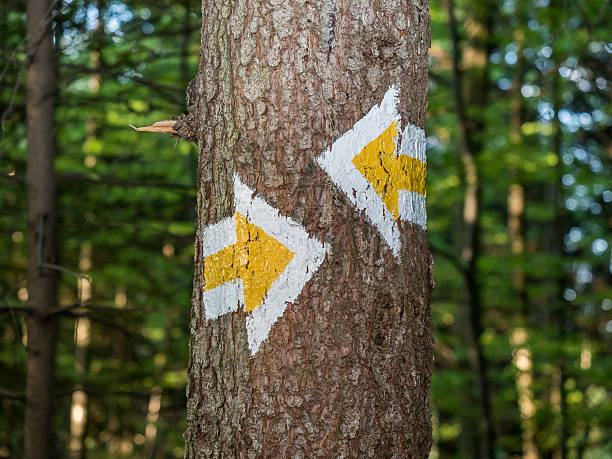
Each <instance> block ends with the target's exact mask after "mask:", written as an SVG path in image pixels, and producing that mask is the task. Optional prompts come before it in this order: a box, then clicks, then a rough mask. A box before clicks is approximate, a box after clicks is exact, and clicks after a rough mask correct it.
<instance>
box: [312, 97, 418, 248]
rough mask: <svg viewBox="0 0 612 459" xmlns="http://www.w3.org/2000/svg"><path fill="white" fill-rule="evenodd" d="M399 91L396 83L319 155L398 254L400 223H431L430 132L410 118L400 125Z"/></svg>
mask: <svg viewBox="0 0 612 459" xmlns="http://www.w3.org/2000/svg"><path fill="white" fill-rule="evenodd" d="M398 95H399V93H398V90H397V89H396V88H395V87H394V86H391V87H390V88H389V89H388V90H387V92H386V94H385V96H384V97H383V100H382V102H381V103H380V105H376V106H374V107H373V108H372V109H371V110H370V111H369V112H368V114H367V115H366V116H364V117H363V118H362V119H361V120H359V121H357V123H355V126H353V129H351V130H350V131H348V132H347V133H345V134H344V135H343V136H342V137H340V138H339V139H338V140H336V141H335V142H334V143H333V145H332V146H331V148H328V149H327V150H326V151H325V152H323V154H322V155H321V156H319V158H318V159H317V162H318V163H319V165H320V166H321V167H322V168H323V169H324V170H325V172H327V173H328V174H329V176H330V177H331V178H332V180H333V181H334V182H335V183H336V185H338V186H339V187H340V189H342V191H344V193H346V195H347V196H348V198H349V199H350V201H351V202H352V203H353V204H354V205H355V206H356V207H357V208H358V209H359V210H363V211H365V213H366V216H367V217H368V219H369V220H370V221H371V222H372V223H373V224H374V225H376V227H377V228H378V231H379V232H380V234H381V235H382V237H383V238H384V239H385V241H386V242H387V244H389V246H390V247H391V250H392V251H393V254H394V255H395V256H396V257H397V256H399V252H400V249H401V241H400V233H399V228H398V224H397V222H398V221H408V222H412V223H416V224H417V225H419V226H420V227H421V228H423V229H425V228H426V226H427V213H426V210H425V175H426V167H427V158H426V152H425V146H426V144H425V132H424V131H423V129H420V128H418V127H416V126H414V125H412V124H410V123H409V124H408V126H406V128H405V129H404V130H403V131H402V130H401V119H400V114H399V112H398V110H397V105H398V103H399V100H398ZM398 134H400V135H398ZM398 137H399V138H398Z"/></svg>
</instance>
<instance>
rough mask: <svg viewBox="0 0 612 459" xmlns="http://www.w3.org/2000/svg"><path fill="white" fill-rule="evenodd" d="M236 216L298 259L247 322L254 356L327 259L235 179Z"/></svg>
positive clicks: (322, 249)
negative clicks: (242, 218) (289, 305)
mask: <svg viewBox="0 0 612 459" xmlns="http://www.w3.org/2000/svg"><path fill="white" fill-rule="evenodd" d="M234 195H235V203H236V212H240V213H241V214H243V215H244V216H245V217H246V218H247V220H248V221H249V222H251V223H252V224H254V225H256V226H259V227H260V228H261V229H262V230H264V232H265V233H266V234H268V235H269V236H271V237H273V238H274V239H276V240H277V241H279V242H280V243H281V244H283V245H284V246H285V247H287V248H288V249H289V250H291V251H292V252H295V255H294V256H293V258H292V259H291V261H290V262H289V264H288V265H287V267H286V268H285V270H284V271H283V272H282V273H281V274H280V276H279V277H278V278H277V279H276V280H275V281H274V283H273V284H272V286H271V287H270V289H269V290H268V293H267V294H266V296H265V298H264V300H263V303H262V305H261V307H259V308H258V309H256V310H254V311H252V312H251V313H250V314H249V315H248V316H247V318H246V327H247V332H248V336H249V348H250V349H251V355H254V354H255V353H256V352H257V351H258V350H259V346H261V343H262V342H263V341H264V340H265V339H266V338H267V337H268V334H269V333H270V330H271V328H272V325H274V323H275V322H276V321H277V320H278V318H279V317H280V316H282V315H283V312H284V311H285V308H286V307H287V303H291V302H293V301H295V300H296V299H297V297H298V296H299V295H300V293H301V292H302V290H303V288H304V286H305V285H306V282H308V281H309V280H310V278H311V277H312V275H313V274H314V273H315V271H316V270H317V269H319V266H320V265H321V263H322V262H323V259H324V258H325V252H326V249H325V247H324V245H323V244H322V243H321V242H319V241H318V240H317V239H315V238H311V237H309V236H308V233H307V232H306V231H305V230H304V228H303V227H302V226H301V225H300V224H299V223H297V222H295V221H293V220H291V219H290V218H288V217H284V216H282V215H280V214H279V212H278V210H277V209H275V208H273V207H271V206H270V205H268V204H267V203H266V202H265V201H264V200H263V199H262V198H260V197H256V196H253V195H254V193H253V191H252V190H251V189H249V188H248V187H247V186H246V185H244V184H243V183H242V182H241V181H240V179H239V178H238V176H237V175H236V176H234Z"/></svg>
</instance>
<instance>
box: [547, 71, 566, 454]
mask: <svg viewBox="0 0 612 459" xmlns="http://www.w3.org/2000/svg"><path fill="white" fill-rule="evenodd" d="M554 69H555V71H554V72H552V79H553V81H552V102H553V110H554V112H555V117H554V118H553V135H552V145H551V148H552V151H553V152H554V153H555V154H556V156H557V164H556V166H555V179H554V181H553V183H552V184H551V187H552V200H551V206H552V208H553V209H554V220H553V225H552V226H553V228H552V229H553V231H552V233H551V234H552V235H553V236H552V238H551V243H552V246H551V253H552V254H553V255H554V256H556V257H558V259H559V270H558V272H557V273H556V278H554V279H553V281H554V282H555V283H556V285H557V289H556V292H555V293H556V295H555V298H553V299H552V301H551V303H550V304H551V305H553V311H554V312H553V313H554V315H555V319H556V322H557V327H558V328H557V329H558V330H559V341H560V343H561V349H560V350H559V358H558V365H559V374H558V377H557V378H556V379H557V387H558V411H559V420H560V426H559V427H560V432H559V433H560V435H559V436H560V439H559V448H558V450H557V454H556V457H557V458H559V459H565V458H566V457H567V439H568V427H567V422H568V420H567V402H566V389H565V382H566V379H567V376H566V368H565V366H566V361H565V360H566V358H565V345H564V344H565V343H564V340H565V333H566V328H565V327H566V326H567V325H568V324H567V323H566V322H567V311H566V309H567V308H568V307H569V304H568V303H567V302H566V301H565V300H564V297H563V295H564V290H565V287H566V280H567V279H566V275H565V274H564V272H565V270H564V261H563V260H564V258H565V248H564V246H563V235H564V234H565V233H566V231H567V225H566V223H565V218H564V213H563V208H564V202H563V187H562V185H561V183H562V182H561V180H562V178H563V161H562V154H561V142H562V135H563V132H562V131H561V121H560V120H559V109H560V107H561V90H560V88H559V85H560V78H559V72H558V63H557V64H555V66H554Z"/></svg>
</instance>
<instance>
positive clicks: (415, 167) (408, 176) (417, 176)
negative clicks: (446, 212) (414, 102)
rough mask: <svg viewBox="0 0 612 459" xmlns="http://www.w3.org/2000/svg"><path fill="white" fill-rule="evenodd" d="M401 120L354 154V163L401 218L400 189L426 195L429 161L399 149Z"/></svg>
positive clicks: (393, 211) (395, 214) (393, 213)
mask: <svg viewBox="0 0 612 459" xmlns="http://www.w3.org/2000/svg"><path fill="white" fill-rule="evenodd" d="M396 138H397V123H396V122H393V123H391V124H390V125H389V127H388V128H387V129H385V130H384V131H383V133H382V134H381V135H379V136H378V137H377V138H375V139H374V140H372V141H371V142H370V143H369V144H367V145H366V146H365V147H363V149H362V150H361V152H360V153H359V154H358V155H357V156H355V157H354V158H353V164H354V165H355V167H356V168H357V170H358V171H359V172H361V174H362V175H363V176H364V177H365V178H366V180H367V181H368V182H370V184H371V185H372V187H373V188H374V190H375V191H376V194H378V195H379V196H380V197H381V199H382V200H383V202H384V203H385V206H386V207H387V209H388V210H389V212H391V214H392V215H393V216H394V217H395V219H396V220H397V219H398V218H399V210H398V192H397V191H398V190H407V191H414V192H416V193H419V194H422V195H423V196H425V175H426V172H427V169H426V166H427V165H426V164H425V163H424V162H423V161H419V160H418V159H416V158H413V157H411V156H408V155H397V154H396V153H395V147H396V145H395V139H396Z"/></svg>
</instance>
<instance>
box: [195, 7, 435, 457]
mask: <svg viewBox="0 0 612 459" xmlns="http://www.w3.org/2000/svg"><path fill="white" fill-rule="evenodd" d="M202 17H203V27H202V46H201V62H200V69H199V72H198V77H197V78H196V79H195V80H194V82H193V83H192V84H191V85H190V88H189V92H188V101H189V100H194V93H195V96H196V98H197V100H198V101H197V103H196V104H195V108H196V113H193V115H194V117H195V119H196V120H197V124H198V131H199V136H198V138H199V149H200V158H199V175H198V217H197V233H196V234H197V236H196V251H195V278H194V292H193V309H192V322H191V344H190V349H191V358H190V364H189V370H188V389H187V393H188V402H187V424H188V425H187V431H186V432H185V440H186V452H185V456H186V457H189V458H194V457H262V456H266V457H268V456H273V457H313V456H318V457H360V456H363V457H366V456H367V457H414V458H419V457H420V458H423V457H427V456H428V454H429V450H430V447H431V442H432V439H431V419H430V412H429V407H428V403H429V384H430V377H431V370H432V366H433V365H432V364H433V361H432V359H433V357H432V356H433V353H432V339H433V338H432V329H431V319H430V310H429V298H430V292H431V289H432V287H433V278H432V277H433V266H432V260H431V256H430V253H429V249H428V247H427V243H426V232H425V231H424V230H423V229H422V227H421V226H419V225H417V224H412V223H408V221H407V220H402V218H403V217H401V215H404V214H402V213H401V212H404V210H405V209H404V207H402V210H401V212H400V210H397V209H396V210H397V212H398V213H400V217H401V218H400V220H399V223H397V226H396V227H395V228H396V229H395V230H394V232H393V233H386V234H387V236H385V237H383V236H382V235H383V230H379V226H377V225H378V224H380V225H381V226H380V228H382V227H383V223H381V222H383V220H381V219H382V218H383V217H382V215H386V214H384V212H383V209H382V208H381V213H380V214H372V215H373V217H371V216H366V214H367V212H368V211H367V210H366V211H365V212H364V211H360V210H359V209H358V208H357V207H356V205H357V204H354V203H353V202H354V201H356V200H357V199H358V198H360V196H361V195H359V194H358V193H357V191H355V195H353V194H352V193H347V194H345V192H344V191H342V189H341V187H340V186H339V185H337V184H336V182H335V181H334V179H332V177H331V176H330V175H328V173H326V170H328V169H325V170H324V169H323V167H322V164H323V160H322V157H323V156H325V157H326V158H332V159H331V160H332V161H333V160H336V159H338V158H339V157H340V155H336V156H334V154H335V153H337V152H339V151H343V152H345V151H346V152H349V153H351V154H357V153H359V156H355V157H354V159H353V162H352V164H355V166H354V167H353V166H351V164H344V163H343V164H342V165H341V167H340V174H341V175H342V170H343V169H342V167H345V168H346V170H347V171H348V170H349V169H350V168H351V167H353V169H354V170H357V169H355V168H356V167H362V166H361V165H359V166H358V164H362V163H360V162H359V161H360V159H359V158H361V159H363V161H364V162H365V163H367V164H369V165H371V167H372V169H368V167H370V166H368V167H364V168H363V170H364V172H363V173H362V174H363V177H366V176H367V177H370V180H371V181H369V183H374V182H376V180H375V179H373V178H372V175H371V174H378V173H380V174H383V173H384V174H387V175H385V176H384V177H383V178H382V179H381V180H382V181H383V182H382V183H383V184H385V183H386V184H387V185H388V184H389V183H390V182H389V181H392V180H395V179H396V178H397V177H395V178H391V177H390V175H389V173H388V172H386V170H382V171H381V170H380V169H377V167H378V164H379V163H381V161H383V159H382V158H383V153H384V152H385V151H390V152H392V151H393V150H388V147H392V146H395V147H397V148H399V147H398V145H397V144H396V143H395V142H396V141H397V142H399V141H400V140H401V142H405V143H402V147H401V148H402V151H404V150H403V148H406V150H407V151H408V150H411V149H414V151H412V153H415V152H416V151H422V154H423V157H422V160H424V135H423V131H422V130H421V129H422V128H423V126H424V120H425V111H426V105H427V48H428V45H429V22H428V21H429V18H428V4H427V2H426V1H423V0H411V1H410V2H399V1H389V2H384V3H374V2H369V1H365V0H354V1H351V2H337V1H334V0H330V1H322V0H318V1H313V2H303V1H298V0H294V1H286V2H267V3H263V2H260V1H256V0H240V1H237V2H230V1H218V0H203V2H202ZM392 86H393V88H391V87H392ZM390 88H391V89H390ZM389 94H391V95H393V94H396V95H397V96H398V99H394V98H393V97H387V95H389ZM384 101H386V102H385V103H383V102H384ZM394 105H395V106H396V107H397V111H395V112H394V109H393V106H394ZM371 109H372V110H373V111H372V112H370V110H371ZM370 113H374V115H372V117H373V118H372V117H370V118H367V117H366V115H368V116H370ZM395 114H397V124H396V123H395V122H393V123H390V124H389V123H387V122H385V123H382V122H381V123H378V124H377V123H370V121H371V120H372V119H381V120H382V119H385V120H387V118H385V117H388V116H395ZM379 116H380V118H377V117H379ZM366 118H367V119H366ZM360 120H362V121H363V123H362V124H359V125H358V126H355V125H356V123H357V122H360ZM360 123H361V122H360ZM400 125H401V126H400ZM354 126H355V130H354V131H351V132H350V133H348V134H347V135H348V136H353V137H350V138H352V139H353V140H354V142H349V145H348V146H346V145H344V146H343V147H341V146H339V145H340V144H341V142H340V143H335V141H338V142H339V141H340V140H342V139H341V136H343V134H345V133H347V132H348V131H350V130H351V129H352V128H353V127H354ZM396 128H397V131H398V132H399V131H400V128H401V129H404V128H406V131H403V134H402V136H401V139H399V137H395V134H396V132H395V129H396ZM383 130H384V132H383ZM360 133H361V134H363V135H364V137H363V138H361V137H359V135H360ZM366 133H367V135H366ZM411 133H412V134H411ZM374 134H375V135H374ZM378 134H381V136H380V137H377V136H378ZM368 135H369V136H370V137H368ZM384 135H388V136H389V137H384ZM397 135H398V136H399V134H397ZM413 135H414V137H413ZM355 136H357V137H359V138H357V137H355ZM372 136H373V137H372ZM366 137H367V138H368V139H369V140H368V141H370V140H371V143H367V145H365V146H364V144H363V143H360V141H362V140H363V141H364V142H365V138H366ZM394 137H395V140H393V139H394ZM343 138H348V137H343ZM389 140H391V141H389ZM411 142H412V143H411ZM332 144H333V146H332ZM371 145H374V148H370V146H371ZM404 145H405V147H404ZM362 147H363V148H362ZM328 148H331V151H326V149H328ZM377 148H378V150H377ZM323 152H325V154H324V155H322V153H323ZM328 154H329V155H328ZM370 154H372V155H374V157H377V158H380V159H377V160H376V164H374V163H369V162H368V159H367V158H368V157H369V156H368V155H370ZM364 158H365V159H364ZM385 158H387V157H385ZM399 158H400V157H397V156H390V157H388V161H389V163H385V164H387V165H389V164H391V165H392V166H393V167H397V166H396V164H397V163H396V162H394V161H397V162H399V161H400V159H399ZM406 158H407V156H406V157H404V158H403V159H406ZM403 159H402V161H403ZM384 161H387V159H385V160H384ZM419 161H420V160H413V159H410V160H408V163H410V164H412V166H411V167H414V170H415V171H416V170H421V169H420V168H421V167H422V163H420V162H419ZM349 162H350V161H349ZM401 167H402V170H401V171H400V172H398V174H399V175H402V174H408V175H409V174H412V172H410V173H409V172H408V171H407V170H406V169H405V168H404V166H401ZM351 170H352V169H351ZM373 171H377V172H373ZM422 171H423V173H424V169H422ZM399 175H398V176H399ZM351 177H353V176H351ZM423 177H424V175H423ZM385 180H387V181H385ZM376 183H378V185H380V182H376ZM393 183H394V184H393V187H396V185H397V186H398V187H399V188H400V189H401V190H406V189H407V188H406V187H408V185H406V184H403V185H401V184H399V185H398V184H397V183H399V182H397V183H396V182H393ZM402 183H403V182H402ZM414 183H416V182H413V183H412V185H414ZM378 185H373V186H372V187H370V188H368V189H367V190H369V191H370V192H371V193H374V191H373V190H374V189H375V188H374V186H378ZM402 186H404V188H402ZM382 188H383V191H384V192H385V193H386V192H387V191H388V188H387V186H386V185H385V187H382ZM377 189H378V188H377ZM367 190H366V191H364V194H365V193H366V192H367ZM360 193H361V191H360ZM376 193H378V191H377V192H376ZM381 193H382V191H381ZM400 194H401V196H406V195H405V194H403V193H399V192H398V194H397V195H395V196H396V197H395V198H393V196H391V197H390V198H389V197H388V196H387V197H386V198H385V199H387V198H389V199H388V200H387V202H389V203H390V204H385V205H386V206H387V208H386V209H385V211H387V209H390V208H391V207H393V205H392V203H393V202H395V203H398V204H397V205H398V206H399V199H400V198H399V196H400ZM423 194H424V193H423ZM409 196H412V197H411V198H410V199H415V200H416V201H413V204H414V203H416V202H417V201H418V200H419V198H418V197H415V196H414V194H410V195H409ZM421 197H422V195H421ZM402 199H403V198H402ZM407 199H408V198H407ZM360 202H361V201H360ZM381 202H382V201H381ZM418 202H421V201H418ZM370 204H371V202H370V201H368V205H370ZM402 205H403V204H402ZM266 209H267V210H266ZM270 209H271V210H270ZM410 209H411V210H410V212H415V213H414V215H417V214H419V212H420V211H419V210H418V208H417V207H411V208H410ZM422 209H423V211H424V207H423V208H422ZM266 212H267V213H266ZM389 212H390V210H389ZM262 215H263V217H262ZM394 215H395V214H394ZM419 215H420V214H419ZM422 217H423V218H424V214H423V215H422ZM396 218H398V217H396ZM258 219H259V220H258ZM378 220H380V221H378ZM377 221H378V223H377V224H374V223H373V222H377ZM385 221H386V220H385ZM413 221H416V220H413ZM266 225H269V226H266ZM274 225H278V227H275V226H274ZM422 225H424V223H423V222H422ZM268 228H269V229H268ZM275 228H276V229H275ZM276 230H278V234H277V233H272V234H271V233H270V231H272V232H273V231H276ZM289 233H291V234H293V235H295V236H291V238H293V237H295V239H291V238H289V239H283V238H284V237H285V235H288V234H289ZM386 237H389V238H390V239H389V240H391V241H395V242H388V239H386ZM304 238H307V240H306V239H304ZM393 238H397V239H393ZM271 239H277V241H285V242H286V246H284V245H283V244H285V242H282V243H279V244H277V245H276V246H275V247H276V248H275V249H274V250H270V251H269V252H268V255H267V257H265V259H264V261H263V262H262V260H261V259H259V260H258V259H257V258H256V257H257V253H259V252H265V250H266V249H265V248H263V246H264V243H272V242H270V240H271ZM224 241H225V242H224ZM266 241H268V242H266ZM296 241H300V242H299V243H296V244H295V245H292V242H296ZM301 244H302V245H301ZM322 244H324V246H323V245H322ZM212 246H214V247H215V248H214V250H213V249H211V247H212ZM390 247H395V250H396V251H395V252H394V251H393V250H391V249H390ZM245 248H246V250H245ZM321 249H322V250H323V251H324V255H321V252H320V250H321ZM292 253H293V255H292ZM319 255H321V256H320V258H317V257H319ZM302 256H303V257H304V260H318V262H317V263H320V264H317V263H315V264H314V266H310V265H309V266H308V268H307V269H302V268H303V267H301V266H300V265H298V264H295V265H294V264H292V263H293V260H298V259H300V257H302ZM262 257H264V256H262ZM282 257H285V258H286V260H290V261H285V262H284V263H280V268H278V271H274V276H285V275H286V276H287V280H286V282H284V283H282V282H280V280H279V282H278V283H275V284H274V283H273V284H272V286H271V287H270V286H269V284H266V287H265V289H264V290H263V293H262V295H264V297H263V298H264V299H258V300H257V301H255V302H254V303H256V304H251V301H252V298H253V297H254V296H255V294H254V293H253V292H254V291H255V290H257V288H259V287H260V286H261V285H263V284H264V283H265V282H264V281H265V279H264V280H263V281H261V282H262V283H260V284H256V282H255V281H254V280H253V279H254V278H255V276H264V273H263V271H265V270H266V269H272V268H271V267H270V266H272V265H273V264H276V265H275V266H278V260H279V259H280V258H282ZM309 257H310V258H309ZM247 260H248V263H246V261H247ZM222 262H223V263H225V264H223V265H221V267H219V264H220V263H222ZM296 267H297V268H296ZM259 268H261V270H262V271H261V272H260V271H258V269H259ZM293 269H296V271H292V270H293ZM300 269H302V270H301V271H300ZM278 272H280V274H278ZM296 273H298V274H299V275H298V279H297V280H296V279H295V278H292V276H294V275H296ZM300 273H301V274H300ZM215 276H216V277H215ZM250 276H251V277H250ZM237 277H238V278H239V279H238V280H237V279H236V278H237ZM277 278H278V279H281V278H280V277H277ZM215 279H217V280H218V282H216V283H215V282H213V281H214V280H215ZM219 279H220V280H219ZM240 279H241V281H242V284H240V285H242V288H241V289H240V288H239V280H240ZM283 279H284V278H283ZM260 280H261V279H260ZM223 282H225V283H223ZM296 286H297V287H296ZM302 286H303V288H302ZM268 289H269V290H268ZM274 289H276V290H274ZM283 289H287V291H291V292H293V294H294V295H293V296H292V295H288V296H289V299H288V300H287V301H285V302H282V301H281V302H280V304H281V305H282V308H284V310H282V309H281V311H280V313H279V314H278V315H275V314H274V311H273V310H272V305H273V304H275V305H277V303H275V301H277V300H278V298H277V297H276V296H274V295H273V293H272V292H273V291H274V293H275V294H276V293H277V292H279V291H283V292H284V291H285V290H283ZM266 291H268V292H270V293H269V294H268V295H267V296H265V292H266ZM236 292H237V293H236ZM236 298H238V299H240V300H241V301H242V304H243V305H241V306H240V307H238V304H237V303H238V300H237V299H236ZM257 298H259V297H257ZM279 298H280V297H279ZM258 308H259V309H258ZM245 309H247V310H248V311H246V312H245ZM260 314H261V315H260ZM270 314H272V318H270ZM261 317H264V318H266V320H261V321H258V320H259V318H261ZM268 319H269V320H268ZM267 326H270V328H269V329H266V330H267V332H263V333H262V332H261V330H262V329H260V328H259V327H267Z"/></svg>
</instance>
